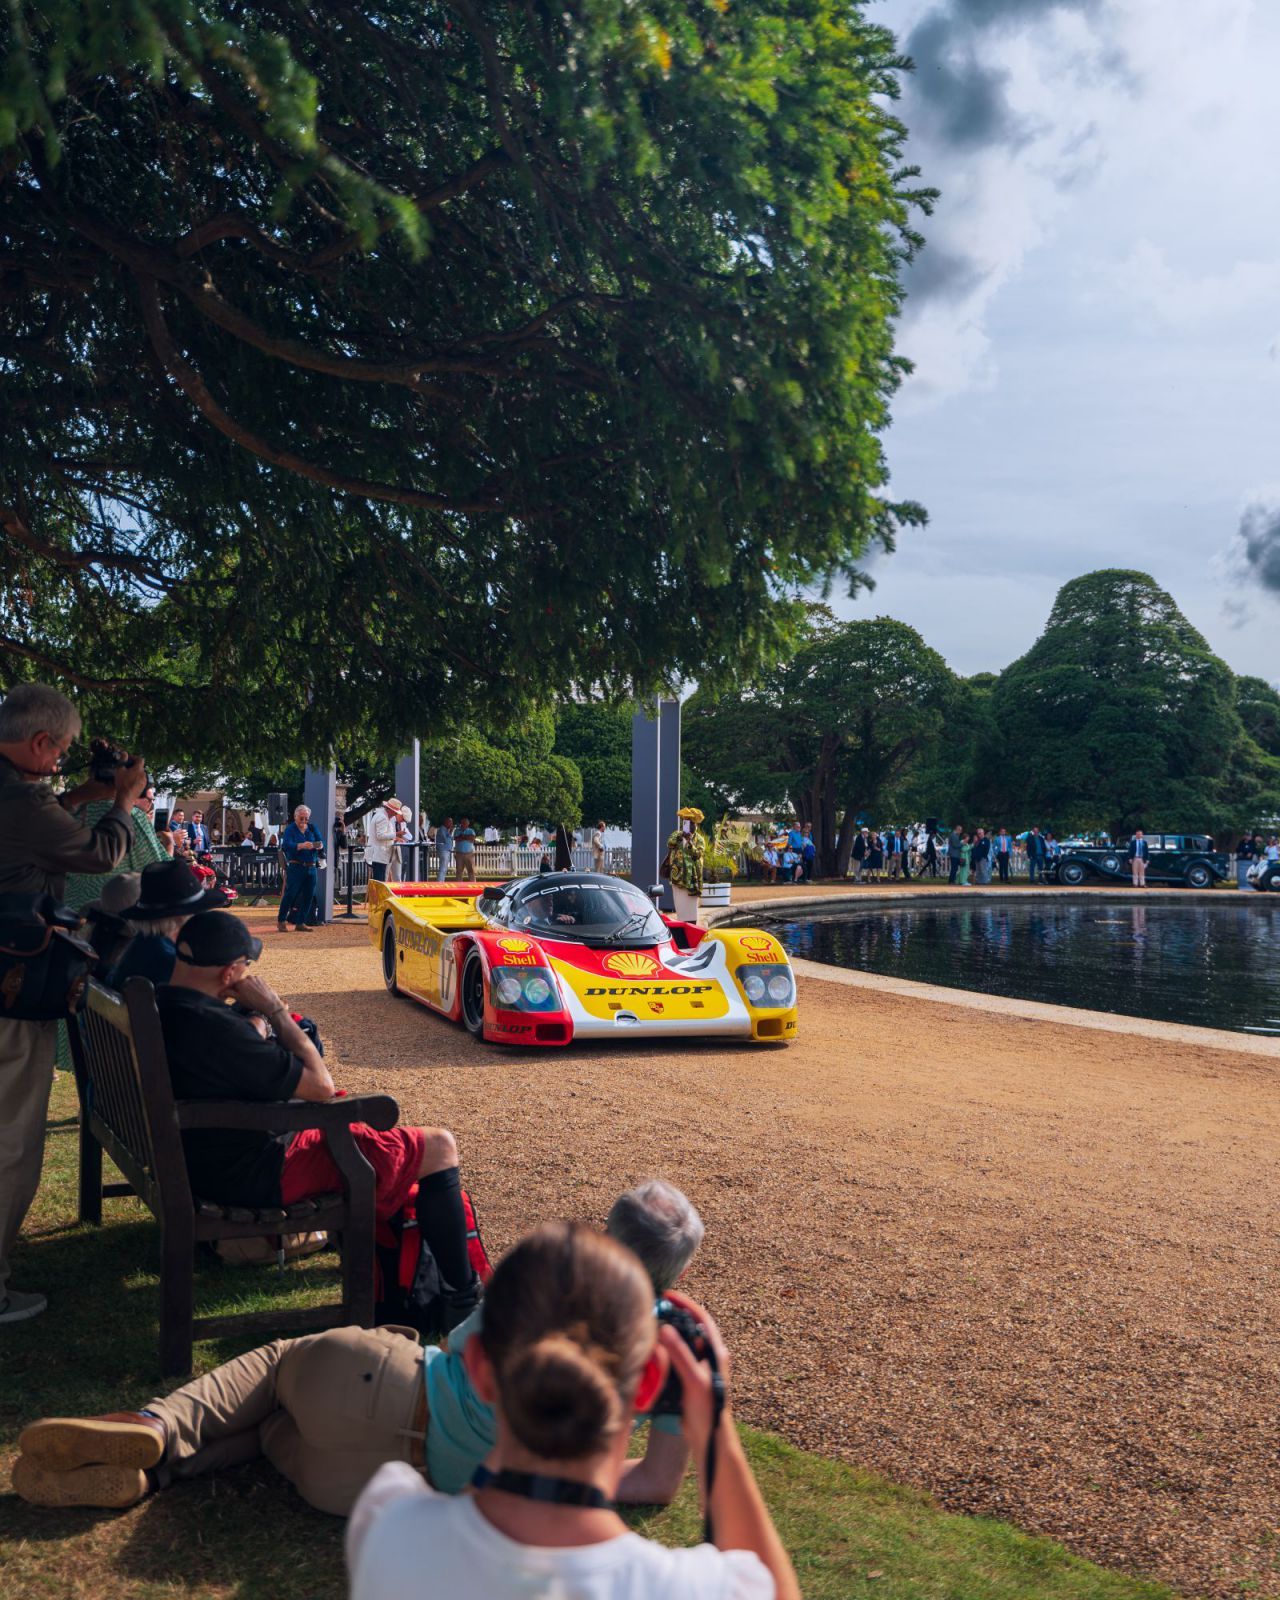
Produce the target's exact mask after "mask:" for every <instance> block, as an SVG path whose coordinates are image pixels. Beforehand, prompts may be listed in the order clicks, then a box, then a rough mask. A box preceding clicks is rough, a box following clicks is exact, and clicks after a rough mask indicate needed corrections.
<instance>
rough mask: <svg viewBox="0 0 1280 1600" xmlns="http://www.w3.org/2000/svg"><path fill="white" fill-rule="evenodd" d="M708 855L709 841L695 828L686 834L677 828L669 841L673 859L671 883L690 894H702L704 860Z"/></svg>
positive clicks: (668, 849) (668, 844) (668, 850)
mask: <svg viewBox="0 0 1280 1600" xmlns="http://www.w3.org/2000/svg"><path fill="white" fill-rule="evenodd" d="M706 853H707V841H706V840H705V839H704V838H703V836H702V835H701V834H700V833H699V832H698V830H697V829H696V828H695V829H694V830H693V832H692V833H685V832H683V831H682V830H681V829H679V828H677V829H676V831H675V832H674V833H673V834H672V835H671V837H670V838H669V839H668V840H667V854H668V856H670V858H671V882H672V885H673V886H674V887H675V888H677V889H684V890H685V891H686V892H687V893H688V894H696V895H700V894H701V893H702V858H703V857H704V856H705V855H706Z"/></svg>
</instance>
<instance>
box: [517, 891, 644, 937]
mask: <svg viewBox="0 0 1280 1600" xmlns="http://www.w3.org/2000/svg"><path fill="white" fill-rule="evenodd" d="M511 925H512V927H516V928H527V929H528V931H529V932H530V933H542V934H549V935H553V936H555V937H556V938H560V939H581V940H583V941H591V942H593V943H594V942H595V941H596V940H600V941H604V940H607V939H611V938H613V937H614V936H615V935H620V934H623V935H625V937H626V938H627V939H628V940H632V939H634V940H635V941H636V942H637V943H638V944H644V943H652V942H653V941H654V940H655V939H665V938H667V937H668V933H667V925H666V923H665V922H663V920H662V918H661V917H660V916H659V915H658V913H657V912H656V911H655V910H654V909H653V905H652V904H651V902H650V901H649V898H648V896H647V895H645V894H643V893H642V892H641V891H640V890H639V889H637V888H636V887H635V885H634V884H630V883H623V882H622V881H621V880H619V882H618V883H617V885H616V886H615V885H614V884H603V883H581V884H564V885H559V886H552V885H550V884H548V886H547V887H546V888H545V889H539V890H537V891H536V892H535V893H533V894H530V895H527V896H526V897H525V898H524V899H523V900H522V901H521V902H520V904H519V905H518V906H517V907H516V909H515V912H514V914H513V915H512V918H511Z"/></svg>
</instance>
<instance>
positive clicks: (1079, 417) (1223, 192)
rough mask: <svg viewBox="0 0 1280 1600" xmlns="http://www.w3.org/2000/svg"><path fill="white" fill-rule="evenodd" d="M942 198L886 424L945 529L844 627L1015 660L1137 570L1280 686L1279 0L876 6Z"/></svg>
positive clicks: (956, 1)
mask: <svg viewBox="0 0 1280 1600" xmlns="http://www.w3.org/2000/svg"><path fill="white" fill-rule="evenodd" d="M868 9H869V12H870V15H871V16H872V17H874V18H875V19H876V20H878V21H881V22H884V23H885V24H887V25H888V26H890V27H892V28H893V29H894V30H895V32H896V33H897V34H898V36H899V39H900V41H901V42H902V44H903V47H904V48H905V49H906V50H907V52H908V53H909V54H910V55H912V56H913V58H914V59H915V61H916V63H917V69H918V70H917V71H916V73H915V75H914V78H913V80H912V82H911V83H910V85H909V87H908V89H907V92H906V95H905V98H904V101H903V104H902V113H903V116H904V118H905V120H906V121H907V123H908V125H909V127H910V128H911V129H912V137H911V143H910V149H909V153H910V157H911V159H912V160H913V161H915V162H918V163H919V165H920V166H921V167H923V169H924V178H925V180H926V181H928V182H930V183H932V184H934V185H936V186H937V187H938V188H940V189H941V190H942V192H943V193H942V199H941V201H940V203H939V205H938V209H937V213H936V215H935V217H934V218H933V219H932V220H931V221H928V222H926V223H925V224H924V231H925V232H926V233H927V235H928V237H929V240H930V243H929V246H928V248H927V249H926V250H925V251H924V252H923V253H922V254H921V257H920V260H919V263H918V266H917V268H916V269H915V270H914V272H913V277H912V295H911V299H910V302H909V306H908V312H907V315H906V318H905V319H904V322H903V325H902V328H901V338H900V343H901V347H902V348H903V350H904V351H905V352H906V353H907V354H909V355H910V356H911V357H912V359H913V360H914V361H915V362H916V369H917V370H916V373H915V375H914V376H913V377H912V378H911V379H909V380H908V383H907V385H906V386H905V387H904V389H903V391H902V393H901V394H900V396H899V397H898V402H897V406H896V420H895V424H894V427H893V429H892V431H891V433H890V435H889V437H888V449H889V458H890V463H891V466H892V469H893V474H894V483H893V488H894V491H895V492H896V493H898V494H901V495H903V496H908V497H910V498H913V499H918V500H922V501H923V502H924V503H925V505H926V506H927V507H928V509H929V512H930V519H931V520H930V525H929V527H928V528H927V529H925V530H924V531H917V530H908V531H907V532H906V533H904V534H903V536H902V538H901V541H900V543H899V546H898V551H897V553H896V554H895V555H894V556H892V557H889V558H886V559H881V560H877V561H873V562H872V563H871V565H870V570H871V571H872V572H873V574H874V576H875V578H876V582H877V587H876V590H875V591H874V593H873V594H871V595H869V596H866V597H863V598H860V599H858V600H856V601H852V602H851V601H845V602H843V603H840V604H838V609H839V610H840V611H841V612H843V613H844V614H853V615H876V614H886V615H890V616H896V617H900V618H902V619H903V620H904V621H907V622H910V623H912V624H913V625H914V626H915V627H917V628H919V629H920V631H921V632H922V633H923V634H924V636H925V638H926V639H927V640H928V642H929V643H930V644H932V645H934V646H935V647H936V648H938V649H939V650H941V651H942V653H943V654H944V655H945V656H946V657H947V659H948V661H950V663H951V664H952V666H954V667H955V668H956V669H957V670H958V671H961V672H964V673H971V672H977V671H981V670H983V669H997V668H999V667H1002V666H1004V665H1006V664H1007V663H1008V662H1009V661H1011V660H1013V659H1014V658H1015V657H1016V656H1018V655H1020V654H1021V653H1022V652H1023V651H1024V650H1025V649H1027V647H1028V646H1029V645H1030V644H1031V643H1032V642H1033V641H1034V639H1035V638H1036V636H1037V635H1038V634H1039V632H1040V631H1041V629H1042V628H1043V625H1044V621H1045V618H1046V615H1047V613H1048V610H1049V607H1050V605H1051V604H1052V601H1053V597H1054V595H1055V593H1056V592H1057V589H1058V587H1059V585H1060V584H1062V583H1063V582H1064V581H1065V580H1066V579H1068V578H1072V577H1075V576H1077V575H1078V574H1080V573H1082V572H1087V571H1090V570H1092V569H1094V568H1097V567H1103V566H1124V567H1137V568H1139V569H1141V570H1144V571H1147V572H1150V573H1151V574H1152V575H1153V576H1154V577H1155V578H1156V579H1157V581H1158V582H1160V583H1161V584H1162V585H1164V587H1165V588H1167V589H1169V590H1170V591H1171V592H1172V594H1173V596H1174V598H1175V599H1176V600H1177V601H1178V603H1179V605H1181V607H1182V608H1183V610H1184V611H1185V612H1186V614H1187V615H1188V616H1189V617H1190V618H1191V620H1192V621H1193V622H1194V623H1195V625H1196V626H1197V627H1199V628H1200V629H1201V631H1202V632H1203V633H1204V634H1205V635H1206V636H1207V638H1208V639H1209V642H1210V644H1211V645H1212V646H1213V648H1214V649H1215V650H1217V651H1218V652H1219V654H1221V655H1222V656H1224V657H1225V658H1226V660H1227V661H1228V662H1229V663H1230V664H1231V666H1232V667H1234V668H1235V670H1236V671H1237V672H1241V673H1244V672H1249V673H1256V674H1258V675H1260V676H1263V677H1266V678H1268V679H1270V680H1272V681H1276V680H1280V450H1278V448H1277V447H1278V446H1280V436H1278V430H1277V419H1278V417H1280V199H1278V198H1277V195H1278V193H1280V191H1278V189H1277V184H1276V174H1275V162H1276V160H1277V155H1278V154H1280V95H1277V93H1276V89H1275V64H1276V62H1277V61H1278V60H1280V3H1277V0H1058V3H1055V0H878V3H874V4H872V5H870V6H869V8H868Z"/></svg>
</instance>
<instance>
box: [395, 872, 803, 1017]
mask: <svg viewBox="0 0 1280 1600" xmlns="http://www.w3.org/2000/svg"><path fill="white" fill-rule="evenodd" d="M369 938H370V940H371V941H372V943H373V945H374V948H375V949H376V950H378V951H379V953H380V955H381V957H382V975H383V978H384V979H385V981H386V985H387V988H388V989H389V990H390V991H391V993H392V994H398V995H407V996H408V997H409V998H410V999H412V1000H418V1001H421V1002H422V1004H423V1005H425V1006H429V1007H430V1008H431V1009H432V1010H433V1011H438V1012H439V1013H440V1015H441V1016H444V1017H448V1018H449V1020H450V1021H451V1022H460V1023H461V1024H462V1025H463V1027H465V1028H466V1029H467V1031H468V1032H469V1033H471V1034H473V1035H474V1036H475V1037H476V1038H477V1039H485V1040H488V1042H489V1043H490V1044H516V1045H564V1044H568V1043H569V1042H570V1041H571V1040H573V1039H604V1038H616V1037H618V1036H619V1035H622V1034H636V1033H643V1034H653V1035H664V1036H667V1037H692V1036H707V1037H712V1038H725V1039H749V1040H755V1041H767V1042H774V1043H776V1042H778V1041H780V1040H781V1041H787V1040H791V1039H794V1038H795V1037H796V984H795V977H794V974H793V973H792V971H791V963H790V962H789V961H788V960H787V955H786V951H785V950H783V948H782V946H781V945H780V944H779V943H778V941H777V940H776V939H775V938H774V937H773V935H772V934H769V933H764V932H761V931H759V930H756V929H752V928H724V929H718V928H717V929H712V930H710V931H708V930H707V929H704V928H700V927H698V926H697V925H696V924H694V923H690V922H680V921H677V920H676V919H674V918H671V917H665V916H663V915H661V914H660V913H659V912H658V911H656V910H655V909H654V906H653V904H652V902H651V901H650V900H649V898H648V896H647V895H646V894H644V893H643V891H642V890H640V889H638V888H636V887H635V885H634V884H631V883H627V882H626V881H625V880H624V879H621V878H614V877H609V876H606V875H605V874H603V873H596V872H544V873H540V874H538V876H536V877H532V878H516V879H512V880H511V881H510V882H508V883H498V884H472V883H396V884H387V883H376V882H371V883H370V884H369Z"/></svg>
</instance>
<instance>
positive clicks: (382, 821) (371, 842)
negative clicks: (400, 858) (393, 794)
mask: <svg viewBox="0 0 1280 1600" xmlns="http://www.w3.org/2000/svg"><path fill="white" fill-rule="evenodd" d="M408 809H409V808H408V806H406V805H403V804H402V803H401V802H400V801H399V800H396V799H395V798H392V799H390V800H384V801H383V802H382V804H381V805H380V806H379V807H378V808H377V809H376V810H375V811H371V812H370V813H369V832H368V842H367V843H366V845H365V847H364V858H365V860H366V861H367V862H368V864H369V877H370V878H371V879H372V880H373V882H374V883H385V882H386V881H387V870H388V868H389V867H390V866H391V863H392V861H393V860H394V858H395V849H396V838H397V836H398V835H399V832H400V826H401V824H400V819H401V817H402V816H403V815H404V814H405V813H406V812H407V811H408Z"/></svg>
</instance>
